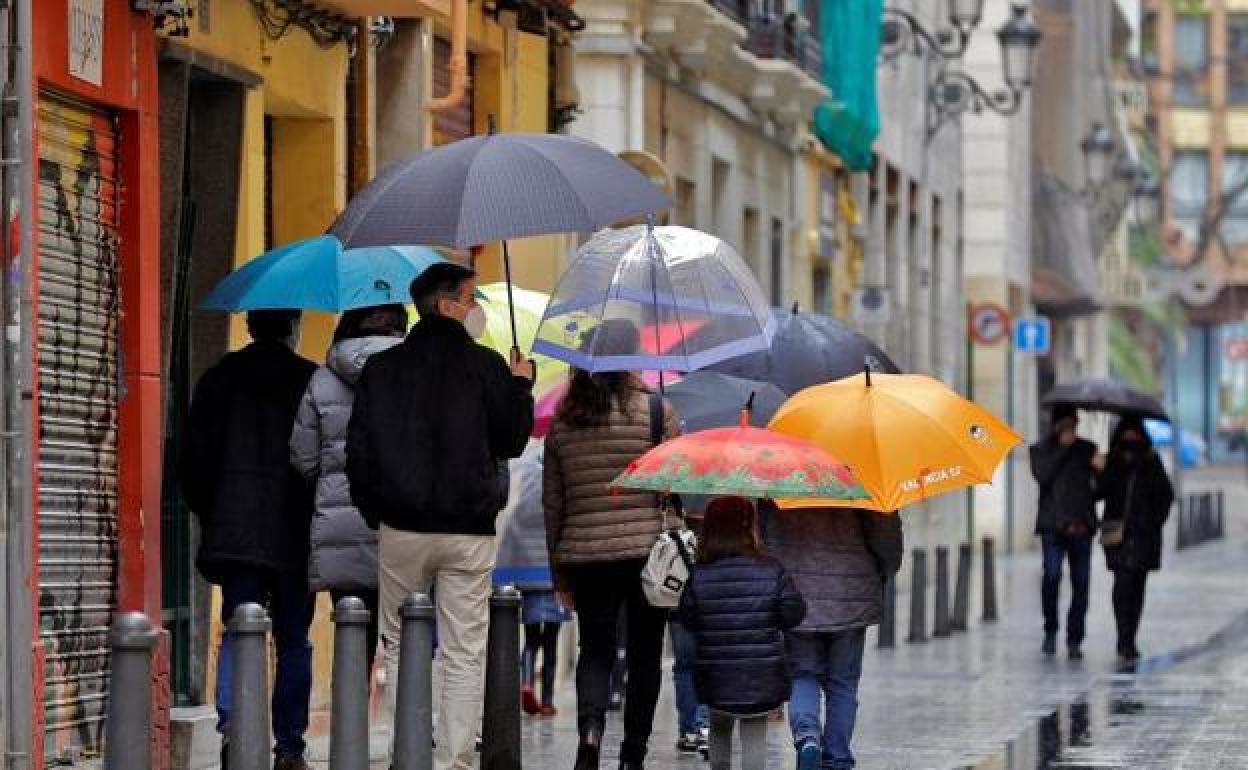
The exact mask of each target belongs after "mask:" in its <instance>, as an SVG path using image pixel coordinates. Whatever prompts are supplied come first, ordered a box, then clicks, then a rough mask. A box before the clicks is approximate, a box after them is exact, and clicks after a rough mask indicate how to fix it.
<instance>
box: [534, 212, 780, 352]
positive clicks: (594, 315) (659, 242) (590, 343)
mask: <svg viewBox="0 0 1248 770" xmlns="http://www.w3.org/2000/svg"><path fill="white" fill-rule="evenodd" d="M775 325H776V321H775V317H774V316H773V315H772V313H771V308H770V307H769V305H768V303H767V300H766V298H765V297H764V296H763V290H762V289H761V288H760V287H759V285H758V281H757V280H755V278H754V275H753V274H752V273H751V272H750V269H749V268H748V267H747V266H746V264H745V262H744V261H742V259H741V257H740V256H739V255H738V254H737V253H736V252H735V251H734V250H733V249H732V247H731V246H729V245H728V244H726V243H724V242H723V241H721V240H720V239H718V238H716V237H714V236H712V235H707V234H706V233H703V232H699V231H698V230H691V229H689V228H686V227H652V226H650V225H637V226H634V227H628V228H624V229H620V230H605V231H603V232H600V233H598V234H597V235H595V236H594V237H593V238H592V239H590V241H589V242H587V243H586V244H585V245H584V246H582V247H581V249H580V250H579V251H577V253H576V256H575V258H574V259H573V261H572V263H571V264H570V265H568V268H567V270H565V271H564V274H563V276H561V277H560V279H559V285H558V286H557V287H556V288H555V292H554V294H552V295H551V299H550V304H549V305H548V306H547V307H546V313H545V314H544V316H543V318H542V325H541V326H540V327H539V328H538V332H537V340H536V342H535V344H534V346H533V351H534V352H536V353H542V354H544V355H547V356H550V357H551V358H558V359H560V360H561V361H566V362H567V363H569V364H571V365H572V366H574V367H576V368H578V369H583V370H585V371H587V372H591V373H593V372H605V371H639V370H641V371H646V370H650V371H660V372H661V371H678V372H691V371H695V370H698V369H702V368H705V367H707V366H710V365H711V364H714V363H716V362H718V361H723V360H725V359H728V358H732V357H734V356H740V355H745V354H747V353H753V352H755V351H759V350H767V349H768V347H769V346H770V344H771V338H772V334H773V332H774V329H775ZM645 336H653V337H654V339H644V338H643V337H645Z"/></svg>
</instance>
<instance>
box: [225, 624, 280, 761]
mask: <svg viewBox="0 0 1248 770" xmlns="http://www.w3.org/2000/svg"><path fill="white" fill-rule="evenodd" d="M272 625H273V624H272V622H271V621H270V620H269V615H268V613H266V612H265V611H264V608H263V607H261V606H260V605H259V604H254V603H251V602H248V603H247V604H240V605H238V607H236V608H235V609H234V615H233V616H232V617H231V618H230V626H229V628H230V631H229V633H230V648H231V655H232V656H233V667H234V670H233V672H232V674H233V675H232V676H231V677H230V724H229V728H228V733H227V735H228V739H229V742H230V743H229V759H230V770H269V766H270V763H271V762H272V759H271V756H270V754H271V750H270V746H269V648H268V640H267V639H266V636H267V635H268V633H269V628H270V627H271V626H272Z"/></svg>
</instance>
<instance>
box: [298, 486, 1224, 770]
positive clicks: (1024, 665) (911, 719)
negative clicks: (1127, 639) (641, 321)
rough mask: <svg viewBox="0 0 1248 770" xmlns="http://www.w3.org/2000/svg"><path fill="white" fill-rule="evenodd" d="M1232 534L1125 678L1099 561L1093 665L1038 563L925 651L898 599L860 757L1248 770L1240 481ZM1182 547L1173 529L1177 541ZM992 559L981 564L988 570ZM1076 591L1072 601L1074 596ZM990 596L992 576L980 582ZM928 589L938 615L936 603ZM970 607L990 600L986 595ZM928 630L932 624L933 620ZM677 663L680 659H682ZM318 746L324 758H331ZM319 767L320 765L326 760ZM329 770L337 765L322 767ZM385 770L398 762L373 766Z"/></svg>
mask: <svg viewBox="0 0 1248 770" xmlns="http://www.w3.org/2000/svg"><path fill="white" fill-rule="evenodd" d="M1228 480H1229V481H1230V482H1231V484H1232V486H1231V487H1228V494H1229V497H1228V501H1227V510H1228V537H1227V539H1226V540H1223V541H1215V542H1212V543H1209V544H1206V545H1202V546H1199V547H1196V548H1191V549H1187V550H1184V551H1180V552H1175V551H1174V550H1173V546H1172V545H1171V546H1170V548H1169V550H1168V552H1167V554H1166V556H1165V567H1164V569H1163V570H1162V571H1161V572H1160V573H1154V574H1153V575H1152V576H1151V577H1150V580H1149V586H1148V600H1147V604H1146V607H1145V613H1144V620H1143V623H1142V627H1141V630H1140V637H1139V639H1140V647H1141V649H1142V651H1143V652H1144V655H1145V661H1144V662H1143V663H1142V665H1141V666H1140V669H1139V671H1138V672H1136V673H1120V672H1118V671H1117V661H1116V659H1115V649H1114V643H1115V632H1114V621H1113V613H1112V608H1111V604H1110V586H1111V581H1112V577H1111V575H1110V574H1109V573H1108V572H1107V571H1106V570H1105V568H1104V559H1103V556H1102V555H1101V554H1100V552H1099V549H1097V552H1096V553H1095V554H1094V558H1093V572H1092V597H1091V604H1090V609H1089V614H1088V638H1087V640H1086V642H1085V644H1084V652H1085V655H1086V658H1085V659H1084V660H1083V661H1071V660H1069V659H1067V657H1066V656H1065V654H1064V652H1060V653H1059V655H1058V656H1057V657H1055V658H1045V657H1044V656H1042V655H1041V654H1040V650H1039V648H1040V641H1041V637H1042V629H1041V616H1040V611H1039V598H1040V597H1039V584H1040V559H1039V555H1038V554H1036V553H1027V554H1022V555H1018V556H1014V557H1002V558H1000V561H999V570H998V573H997V586H998V593H999V596H998V601H999V605H1000V612H1001V618H1002V619H1001V620H1000V621H999V622H997V623H992V624H984V623H982V622H980V621H979V620H978V618H973V619H972V623H971V628H970V629H969V631H968V632H966V633H961V634H955V635H954V636H952V637H949V638H945V639H933V640H931V641H929V642H927V643H925V644H907V643H906V642H904V641H900V640H902V639H904V637H905V630H906V628H907V621H908V619H907V609H908V607H909V601H908V596H907V595H906V594H905V593H904V592H903V593H901V594H899V596H898V602H897V605H898V606H897V609H898V618H897V629H898V639H899V643H898V646H897V647H896V648H895V649H891V650H880V649H878V648H877V647H876V646H875V636H874V632H872V633H871V635H869V637H868V644H869V647H868V652H867V655H866V659H865V661H864V671H863V680H862V687H861V692H860V700H861V705H860V709H859V717H858V727H857V731H856V734H855V740H854V749H855V751H856V753H857V755H858V761H859V767H860V768H866V769H868V770H875V769H879V770H886V769H887V770H892V769H894V768H895V769H898V770H900V769H902V768H905V769H915V770H917V769H919V768H974V769H975V770H1021V768H1027V769H1028V770H1032V769H1033V768H1064V769H1067V770H1069V769H1073V768H1137V767H1142V768H1179V767H1190V768H1202V769H1203V768H1218V767H1227V768H1230V767H1236V768H1240V767H1248V730H1243V729H1242V728H1241V727H1240V724H1239V723H1240V722H1241V721H1242V714H1244V713H1248V710H1246V707H1248V591H1244V590H1242V587H1243V582H1244V579H1245V577H1246V576H1248V572H1246V571H1245V565H1248V517H1245V516H1243V515H1242V514H1240V513H1239V512H1241V511H1244V510H1246V509H1248V487H1246V486H1245V484H1244V483H1243V476H1242V475H1239V474H1235V475H1234V476H1233V477H1231V478H1230V479H1228ZM1168 539H1169V541H1170V543H1173V535H1172V533H1169V534H1168ZM978 567H979V565H978V563H977V564H976V570H978ZM1068 585H1069V584H1068V583H1067V584H1066V585H1064V586H1063V589H1064V591H1063V595H1062V601H1063V605H1065V602H1066V601H1067V600H1068V591H1067V590H1066V589H1068ZM973 588H974V591H976V592H977V591H978V589H979V586H978V580H976V581H974V586H973ZM930 601H931V597H930V595H929V604H928V606H929V612H930V607H931V603H930ZM970 606H971V607H972V608H975V609H978V608H979V607H980V606H981V600H980V597H979V596H978V595H975V594H973V595H972V601H971V605H970ZM929 623H930V619H929ZM668 663H669V666H670V661H668ZM662 698H663V699H662V701H661V703H660V705H659V709H658V716H657V717H656V720H655V734H654V737H653V739H652V741H651V756H650V759H649V761H648V762H647V766H648V767H651V768H689V769H690V770H693V769H694V768H704V767H706V764H705V763H704V762H702V761H701V760H699V759H697V758H689V757H682V756H680V755H679V754H678V753H677V752H676V751H675V747H674V743H675V738H676V735H675V724H674V721H675V712H674V708H673V706H672V703H671V688H670V676H667V677H665V682H664V692H663V696H662ZM557 705H558V706H559V707H560V709H561V712H560V715H559V716H558V717H557V718H555V719H553V720H530V719H528V718H526V719H525V724H524V766H525V767H526V768H543V769H547V768H548V769H549V770H559V769H560V768H567V767H570V766H571V764H572V757H573V755H574V753H575V745H576V728H575V718H574V716H573V713H574V710H575V695H574V693H573V691H572V690H571V686H570V684H565V685H564V687H563V688H562V689H561V690H560V693H559V698H558V699H557ZM619 730H620V725H619V719H618V717H614V718H612V720H611V722H610V724H609V726H608V734H607V739H606V742H605V756H604V761H603V763H602V766H603V767H604V768H610V769H611V770H614V767H615V766H616V764H617V759H616V758H617V756H618V755H617V754H616V751H617V748H618V745H619V739H620V737H621V736H620V733H619ZM770 743H771V754H770V758H769V761H768V769H769V770H791V768H792V767H793V761H792V749H791V748H790V746H791V744H790V738H789V732H788V729H787V726H786V725H785V724H784V723H783V722H774V723H773V724H772V730H771V734H770ZM317 753H318V752H317V748H316V746H315V745H314V746H313V749H312V758H314V759H315V758H317V756H316V755H317ZM317 764H319V763H317ZM321 766H322V767H323V765H321ZM374 767H384V765H381V764H375V765H374Z"/></svg>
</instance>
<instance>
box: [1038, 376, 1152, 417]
mask: <svg viewBox="0 0 1248 770" xmlns="http://www.w3.org/2000/svg"><path fill="white" fill-rule="evenodd" d="M1042 403H1043V404H1044V405H1045V406H1048V407H1052V406H1056V405H1058V404H1065V405H1067V406H1073V407H1076V408H1079V409H1087V410H1089V411H1093V412H1110V413H1112V414H1121V415H1125V414H1136V415H1140V416H1141V417H1152V418H1154V419H1157V420H1169V419H1170V418H1169V416H1167V415H1166V410H1165V409H1164V408H1162V406H1161V402H1159V401H1158V400H1157V399H1156V398H1154V397H1153V396H1150V395H1148V394H1147V393H1141V392H1140V391H1138V390H1135V389H1134V388H1130V387H1127V386H1126V385H1123V384H1122V383H1120V382H1115V381H1113V380H1080V381H1078V382H1068V383H1065V384H1063V385H1058V386H1057V387H1055V388H1053V390H1050V391H1049V392H1048V394H1047V395H1046V396H1045V397H1044V400H1043V401H1042Z"/></svg>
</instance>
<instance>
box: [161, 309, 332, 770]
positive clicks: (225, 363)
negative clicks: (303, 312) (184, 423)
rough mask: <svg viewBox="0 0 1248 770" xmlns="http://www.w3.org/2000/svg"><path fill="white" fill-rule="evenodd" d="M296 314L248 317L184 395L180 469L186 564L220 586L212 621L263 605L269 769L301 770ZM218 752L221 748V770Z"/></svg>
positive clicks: (222, 714)
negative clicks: (269, 637)
mask: <svg viewBox="0 0 1248 770" xmlns="http://www.w3.org/2000/svg"><path fill="white" fill-rule="evenodd" d="M298 323H299V312H298V311H294V310H263V311H255V312H252V313H249V314H248V316H247V329H248V331H249V332H250V334H251V337H252V339H253V342H252V343H251V344H250V345H248V346H247V347H245V348H243V349H242V350H239V351H237V352H234V353H229V354H227V355H226V356H225V357H224V358H222V359H221V361H220V362H218V363H217V365H216V366H214V367H212V368H211V369H209V370H208V371H207V372H205V373H204V376H203V377H202V378H201V379H200V381H199V384H198V385H197V386H196V387H195V393H194V397H193V398H192V399H191V412H190V424H189V427H188V433H187V444H186V446H185V448H184V451H183V452H182V468H181V475H182V480H183V487H184V489H185V490H186V499H187V503H188V504H189V505H190V508H191V510H192V511H193V512H194V513H195V515H196V516H197V517H198V519H199V524H200V529H201V541H200V546H199V556H198V558H197V560H196V565H197V566H198V568H199V571H200V572H201V573H202V574H203V576H204V578H205V579H207V580H208V581H209V582H211V583H215V584H217V585H219V586H220V587H221V613H222V620H223V622H227V623H228V622H229V618H230V615H232V614H233V612H234V609H235V608H236V607H237V606H238V605H240V604H243V603H245V602H256V603H258V604H262V605H265V606H267V607H268V609H269V613H270V615H271V618H272V621H273V639H274V642H275V644H276V647H277V679H276V682H275V685H274V691H273V733H274V736H275V737H276V739H277V747H276V749H275V751H276V755H277V757H276V760H275V763H274V768H275V770H305V768H306V767H307V764H306V763H305V762H304V760H303V751H304V741H303V734H304V732H305V731H306V730H307V727H308V698H309V696H310V695H311V690H312V647H311V645H310V644H309V643H308V627H309V626H310V625H311V623H312V614H313V595H312V594H311V593H310V592H309V591H308V578H307V563H308V527H309V524H310V522H311V518H312V495H311V492H310V490H309V489H308V487H307V485H306V484H305V483H304V481H303V479H301V478H300V477H299V475H298V474H297V473H296V472H295V470H294V469H293V468H292V467H291V465H290V449H289V442H290V431H291V428H292V426H293V425H294V422H295V412H296V410H298V408H299V402H300V400H301V399H302V398H303V391H304V389H305V388H306V387H307V384H308V380H309V379H311V377H312V373H313V372H315V371H316V365H315V364H313V363H312V362H311V361H308V360H306V359H304V358H301V357H300V356H299V355H297V354H296V353H295V352H294V350H293V348H294V341H295V338H296V332H297V329H298ZM232 657H233V656H232V654H231V643H230V635H229V634H226V635H225V636H224V637H223V638H222V640H221V650H220V655H219V657H218V663H217V693H216V701H217V716H218V729H219V730H220V731H221V732H222V733H225V731H226V727H227V725H228V723H229V719H230V701H231V693H230V668H231V660H232ZM225 755H226V750H225V749H223V750H222V767H224V766H225Z"/></svg>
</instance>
